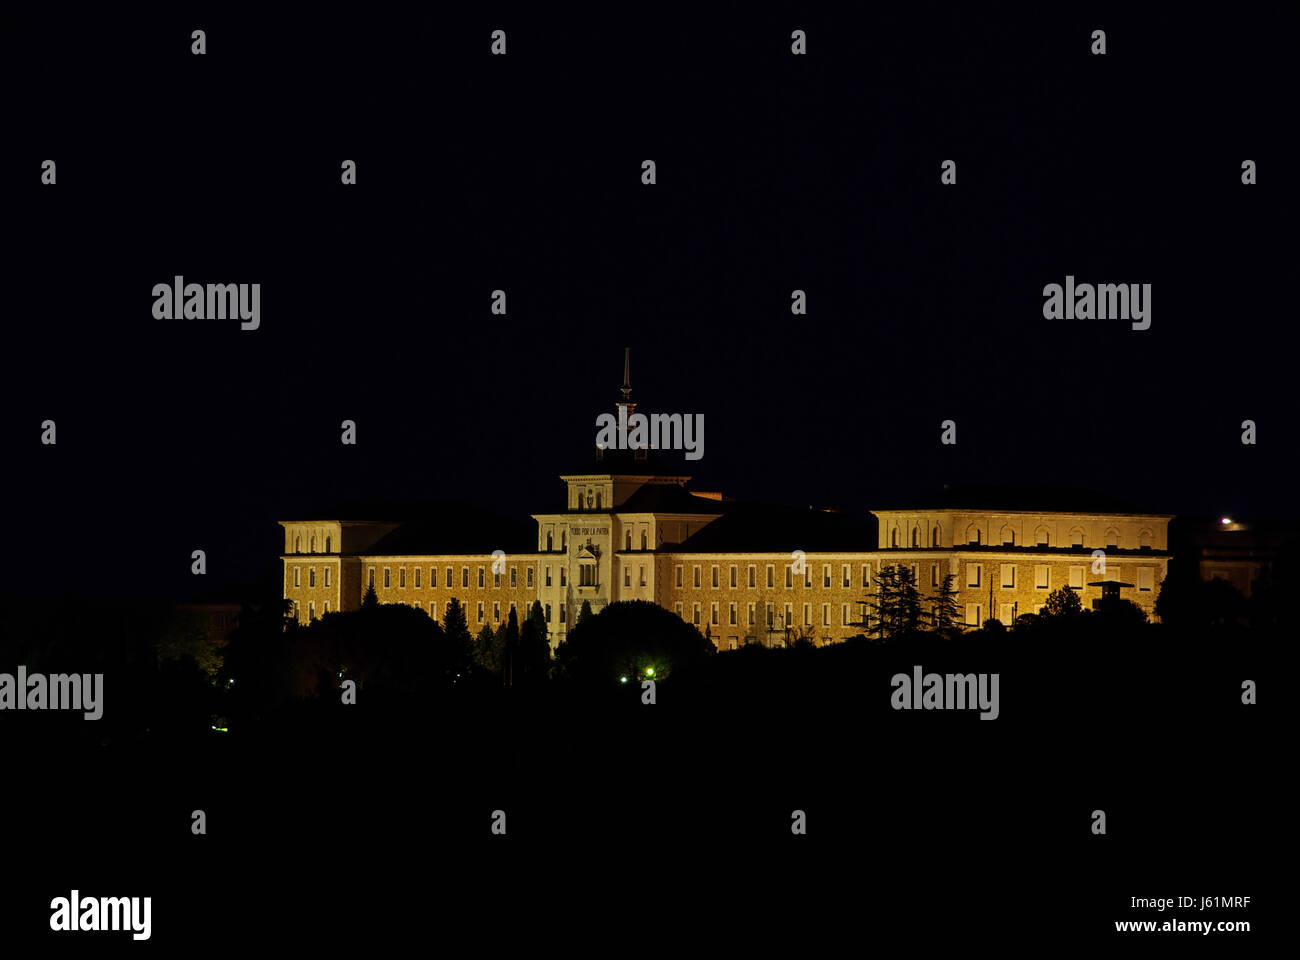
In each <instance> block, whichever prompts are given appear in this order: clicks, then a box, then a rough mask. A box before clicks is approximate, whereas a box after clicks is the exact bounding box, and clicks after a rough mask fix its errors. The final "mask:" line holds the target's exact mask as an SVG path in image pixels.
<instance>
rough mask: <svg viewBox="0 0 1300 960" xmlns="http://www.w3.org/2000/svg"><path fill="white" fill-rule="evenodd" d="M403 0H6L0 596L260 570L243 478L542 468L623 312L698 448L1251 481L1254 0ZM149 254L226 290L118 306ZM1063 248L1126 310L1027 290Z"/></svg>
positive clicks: (1257, 94)
mask: <svg viewBox="0 0 1300 960" xmlns="http://www.w3.org/2000/svg"><path fill="white" fill-rule="evenodd" d="M434 9H435V10H436V12H432V13H430V12H426V13H424V14H420V15H416V16H414V17H413V18H407V17H396V16H385V15H382V14H378V13H370V12H365V11H362V12H356V13H353V14H351V15H349V16H347V17H345V18H344V17H336V16H334V15H326V14H324V13H320V14H300V15H297V16H294V17H291V18H286V19H284V20H274V19H268V17H267V15H266V14H263V13H259V14H257V15H249V16H247V17H242V18H241V17H237V16H232V15H231V14H229V13H227V12H224V11H222V10H221V8H220V6H213V7H212V12H211V13H210V14H208V13H192V12H186V11H175V10H172V11H169V12H163V13H158V14H152V13H140V12H133V11H124V10H122V9H113V10H111V11H109V10H104V11H102V12H100V13H98V14H95V15H90V16H87V15H77V16H76V17H72V16H69V15H65V14H58V15H55V14H44V13H39V12H31V11H29V10H23V11H7V12H6V13H5V14H3V17H2V18H0V79H2V80H3V82H4V86H5V89H6V90H7V91H9V96H7V97H6V108H5V117H4V120H3V130H4V134H3V137H2V138H0V139H2V142H3V149H2V150H0V164H2V165H3V166H2V167H0V210H2V211H3V213H2V214H0V230H2V231H3V233H4V235H5V243H4V247H5V258H4V264H5V270H4V273H5V278H4V284H5V286H4V298H3V301H0V302H2V303H3V305H4V320H5V322H4V338H5V349H4V350H3V358H4V376H3V379H2V381H0V382H2V383H3V386H2V387H0V391H2V396H3V403H4V410H5V416H4V418H3V425H2V426H0V430H2V431H3V433H2V434H0V443H3V449H4V451H5V456H4V477H5V480H4V490H5V500H6V503H7V507H8V510H7V517H6V528H7V533H8V535H9V548H8V549H7V550H5V551H4V556H5V559H4V563H5V567H6V568H5V570H4V575H5V581H6V583H7V585H8V590H9V592H11V593H18V594H22V595H34V594H43V593H50V592H60V591H64V590H69V591H72V592H77V593H83V592H84V593H106V594H114V593H118V594H159V595H174V596H181V595H183V594H185V593H187V592H191V591H193V589H194V586H193V581H194V578H193V577H192V576H191V575H190V573H189V564H190V551H191V550H193V549H196V548H202V549H205V550H206V551H207V554H208V569H209V575H208V577H207V583H206V586H208V587H209V588H211V589H214V590H220V589H222V588H223V587H225V586H230V585H234V584H241V583H248V582H252V581H255V580H259V579H265V578H266V576H267V575H268V574H269V576H270V577H271V578H272V580H273V581H274V578H275V576H276V571H277V569H278V560H277V555H278V553H279V550H280V545H281V541H280V531H279V528H278V527H277V526H276V525H275V521H276V520H279V519H290V518H298V517H304V516H306V515H308V514H311V515H316V516H319V515H320V513H321V512H322V511H323V510H325V509H326V508H327V507H328V506H329V505H330V504H331V503H334V502H341V501H346V500H353V499H357V498H424V497H427V498H430V499H436V500H466V501H470V502H474V503H477V504H481V505H485V506H490V507H495V508H497V509H499V510H501V511H503V512H506V513H511V514H521V515H526V514H527V513H529V512H531V511H534V510H538V509H542V508H544V507H546V506H548V505H550V504H552V503H553V502H554V501H555V500H556V498H557V497H558V496H560V495H561V493H562V488H561V485H560V481H559V480H558V475H559V474H560V473H563V472H565V471H567V470H569V469H571V468H572V467H573V466H574V465H575V464H577V463H581V462H582V461H583V460H584V459H585V458H586V457H588V455H589V454H590V451H591V448H592V446H593V444H594V438H595V418H596V416H597V415H598V414H600V413H602V412H606V411H612V410H613V409H614V406H613V405H614V402H615V401H616V400H617V399H618V390H617V388H618V386H619V383H620V379H621V373H622V360H623V348H624V347H631V348H632V383H633V388H634V392H633V399H634V400H636V401H637V402H638V404H639V408H640V410H641V411H643V412H646V413H652V412H667V413H691V414H694V413H702V414H704V417H705V424H706V428H705V456H704V459H703V460H701V461H699V462H696V463H686V462H685V461H683V467H684V472H687V473H690V474H692V475H693V476H695V477H696V478H697V480H696V483H695V485H696V486H697V487H698V488H700V489H709V490H721V491H723V492H724V493H726V494H727V495H730V496H736V497H742V498H747V499H759V500H770V501H775V502H782V503H793V504H800V505H803V504H814V505H817V506H831V505H836V506H840V507H842V508H844V509H847V510H859V511H865V510H868V509H870V508H872V507H885V506H893V505H896V504H898V503H901V502H905V501H907V500H910V499H913V498H915V497H918V496H923V495H926V494H929V493H932V492H933V491H934V490H935V489H937V488H939V487H941V486H942V484H944V483H1015V484H1049V485H1060V486H1068V487H1085V488H1090V489H1095V490H1098V491H1100V492H1103V493H1106V494H1110V495H1113V496H1117V497H1121V498H1124V499H1128V500H1130V501H1134V502H1136V503H1138V504H1139V505H1141V506H1143V507H1145V508H1148V509H1152V510H1156V511H1161V512H1171V513H1180V514H1186V513H1205V514H1218V513H1232V514H1235V515H1240V516H1268V515H1278V514H1282V513H1284V512H1287V511H1289V510H1290V509H1291V503H1290V501H1291V497H1292V495H1293V491H1294V488H1295V478H1294V473H1293V472H1291V471H1290V470H1289V469H1288V467H1289V466H1290V464H1291V463H1292V462H1293V460H1294V457H1293V456H1292V451H1293V450H1294V448H1295V443H1296V427H1295V421H1296V408H1297V404H1296V402H1295V392H1294V383H1293V370H1294V367H1295V350H1294V347H1295V344H1296V337H1295V335H1294V332H1293V323H1294V319H1295V304H1294V290H1295V289H1296V287H1295V279H1296V278H1295V244H1294V223H1293V220H1294V209H1295V207H1294V188H1293V186H1292V184H1293V182H1294V179H1295V171H1294V169H1293V166H1294V155H1293V154H1294V151H1293V150H1288V149H1284V146H1283V145H1284V143H1288V142H1289V139H1290V134H1291V133H1292V129H1291V128H1292V127H1293V126H1294V116H1293V112H1294V103H1293V101H1292V99H1291V97H1290V94H1291V92H1292V90H1293V84H1292V82H1291V81H1292V80H1293V77H1291V76H1290V71H1289V70H1288V65H1289V63H1291V62H1292V60H1293V53H1294V51H1293V50H1292V49H1291V47H1292V45H1293V42H1294V36H1295V29H1296V26H1297V24H1296V22H1295V20H1296V16H1295V12H1294V10H1291V11H1286V12H1281V11H1271V10H1265V9H1259V10H1255V9H1248V8H1241V9H1239V10H1238V9H1234V11H1232V12H1228V13H1222V14H1220V15H1216V16H1214V17H1201V16H1194V15H1192V14H1191V13H1190V12H1189V11H1183V12H1182V13H1181V14H1178V15H1169V16H1165V17H1161V18H1158V19H1157V18H1152V19H1141V18H1135V15H1134V14H1133V13H1131V12H1128V11H1126V10H1124V9H1123V7H1118V8H1110V9H1107V8H1104V7H1098V6H1097V5H1094V4H1086V5H1085V4H1078V5H1074V6H1071V7H1065V8H1058V7H1057V6H1056V5H1053V8H1052V9H1051V10H1050V11H1048V10H1039V11H1036V12H1034V13H1033V14H1031V15H1029V16H1019V17H1017V18H1015V19H1014V21H1012V20H1011V19H1010V18H1008V19H999V18H996V17H994V16H992V15H990V14H989V13H987V12H986V11H984V10H982V9H978V8H975V7H967V8H963V9H961V10H959V11H958V12H952V11H948V10H943V11H941V10H937V9H929V8H918V9H916V10H911V8H910V7H909V12H908V13H907V14H905V15H904V14H900V13H898V12H897V11H895V12H890V11H876V10H849V9H832V8H825V9H822V10H821V12H816V13H811V12H809V10H808V8H807V7H806V6H803V5H790V6H789V7H788V8H787V9H786V10H785V11H776V12H770V11H766V10H765V11H764V12H754V11H751V10H750V9H749V5H745V4H730V5H726V6H725V7H724V6H721V5H719V6H718V7H716V8H714V9H712V10H711V11H704V10H700V9H697V8H696V7H694V6H687V7H682V8H671V7H665V6H663V5H660V4H652V5H649V6H648V7H643V8H630V7H629V8H627V9H628V12H626V13H620V14H618V15H614V14H609V13H606V14H602V15H592V14H589V13H583V12H580V11H577V10H574V11H571V12H557V11H556V10H553V9H549V8H546V9H542V8H538V7H536V6H535V5H533V7H532V8H531V9H525V10H515V9H510V8H507V7H503V6H500V5H487V6H484V7H481V8H479V9H477V10H475V11H474V12H473V13H469V14H458V13H456V12H454V11H451V10H442V9H441V8H434ZM421 18H422V19H421ZM196 28H201V29H204V30H206V32H207V47H208V52H207V54H206V55H205V56H201V57H200V56H193V55H191V53H190V44H191V40H190V32H191V30H193V29H196ZM497 28H500V29H504V30H506V31H507V37H508V53H507V55H506V56H505V57H493V56H491V55H490V53H489V46H490V34H491V31H492V30H493V29H497ZM795 28H801V29H803V30H805V31H806V32H807V35H808V51H809V52H808V55H807V56H803V57H796V56H792V55H791V53H790V43H791V41H790V32H791V30H793V29H795ZM1094 29H1104V30H1105V31H1106V34H1107V47H1108V52H1107V54H1106V55H1105V56H1104V57H1103V56H1093V55H1091V54H1090V53H1089V47H1090V43H1091V41H1090V34H1091V32H1092V30H1094ZM45 159H54V160H55V161H56V162H57V164H58V168H57V169H58V183H57V185H55V186H43V185H42V184H41V183H40V165H41V161H42V160H45ZM345 159H351V160H355V161H356V163H357V165H358V177H357V179H358V183H357V185H356V186H352V187H345V186H343V185H342V184H341V183H340V182H339V174H340V164H341V162H342V161H343V160H345ZM646 159H652V160H654V161H655V162H656V164H657V176H658V183H657V184H655V185H654V186H645V185H643V184H642V183H641V163H642V161H643V160H646ZM947 159H953V160H955V161H956V162H957V165H958V166H957V176H958V182H957V185H956V186H943V185H941V184H940V180H939V174H940V164H941V162H942V161H944V160H947ZM1245 159H1252V160H1255V161H1256V163H1257V164H1258V177H1259V183H1258V184H1257V185H1255V186H1249V187H1247V186H1243V185H1242V183H1241V179H1240V178H1241V163H1242V161H1243V160H1245ZM177 274H180V275H183V276H184V277H185V279H186V281H187V282H198V283H251V282H259V283H261V285H262V302H261V314H262V317H261V328H260V329H259V330H257V331H254V332H243V331H241V330H240V329H239V324H238V321H235V320H225V321H221V320H203V321H200V320H155V319H154V318H153V316H152V312H151V308H152V303H153V297H152V295H151V290H152V287H153V285H154V284H156V283H160V282H166V283H170V282H171V280H172V278H173V277H174V276H175V275H177ZM1067 274H1072V275H1074V276H1075V277H1076V279H1077V280H1078V281H1079V282H1092V283H1150V284H1152V286H1153V292H1152V308H1153V310H1152V325H1151V328H1150V329H1149V330H1147V331H1144V332H1135V331H1133V330H1131V329H1130V324H1129V323H1128V322H1126V321H1122V320H1105V321H1101V320H1075V321H1049V320H1044V319H1043V315H1042V305H1043V296H1042V290H1043V286H1044V285H1045V284H1048V283H1063V282H1064V280H1065V277H1066V275H1067ZM497 288H500V289H504V290H505V291H506V294H507V297H508V314H507V316H505V317H494V316H492V315H491V314H490V312H489V305H490V294H491V291H492V290H494V289H497ZM796 288H798V289H803V290H805V291H806V292H807V296H808V305H809V313H808V316H806V317H795V316H792V315H791V313H790V295H791V291H792V290H794V289H796ZM47 418H50V419H54V420H55V421H56V422H57V430H58V443H57V445H56V446H54V447H48V446H42V445H41V443H40V424H41V421H42V420H44V419H47ZM949 418H951V419H953V420H955V421H956V422H957V428H958V443H957V445H956V446H955V447H947V446H941V445H940V443H939V438H940V422H941V421H942V420H944V419H949ZM1247 418H1249V419H1253V420H1255V421H1256V423H1257V424H1258V435H1259V440H1258V445H1256V446H1254V447H1249V446H1243V445H1242V444H1241V442H1240V434H1241V429H1240V423H1241V421H1242V420H1243V419H1247ZM344 419H352V420H355V421H356V423H357V430H358V444H357V445H356V446H355V447H345V446H343V445H342V444H341V443H340V441H339V437H340V423H341V421H343V420H344ZM678 456H680V454H679V455H678ZM490 546H491V545H490V544H486V543H485V544H484V548H485V549H488V548H490ZM69 578H70V579H69Z"/></svg>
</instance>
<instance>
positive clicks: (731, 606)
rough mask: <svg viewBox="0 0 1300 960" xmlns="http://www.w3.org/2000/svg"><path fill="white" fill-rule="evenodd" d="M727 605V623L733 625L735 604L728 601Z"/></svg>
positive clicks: (734, 622)
mask: <svg viewBox="0 0 1300 960" xmlns="http://www.w3.org/2000/svg"><path fill="white" fill-rule="evenodd" d="M727 607H728V609H727V623H728V624H730V625H731V626H733V627H734V626H735V625H736V605H735V604H734V603H730V604H728V605H727Z"/></svg>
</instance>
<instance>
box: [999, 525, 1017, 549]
mask: <svg viewBox="0 0 1300 960" xmlns="http://www.w3.org/2000/svg"><path fill="white" fill-rule="evenodd" d="M1015 545H1016V532H1015V531H1014V530H1012V529H1011V528H1010V527H1008V526H1004V527H1003V528H1002V546H1004V547H1014V546H1015Z"/></svg>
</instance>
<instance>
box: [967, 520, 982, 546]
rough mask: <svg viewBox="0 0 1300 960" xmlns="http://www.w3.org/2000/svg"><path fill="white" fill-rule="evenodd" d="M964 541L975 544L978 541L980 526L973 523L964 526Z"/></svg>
mask: <svg viewBox="0 0 1300 960" xmlns="http://www.w3.org/2000/svg"><path fill="white" fill-rule="evenodd" d="M966 542H967V543H975V544H977V543H979V542H980V528H979V527H977V526H975V524H973V523H972V524H971V525H970V526H969V527H967V528H966Z"/></svg>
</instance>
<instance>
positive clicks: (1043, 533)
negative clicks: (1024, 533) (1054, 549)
mask: <svg viewBox="0 0 1300 960" xmlns="http://www.w3.org/2000/svg"><path fill="white" fill-rule="evenodd" d="M1034 542H1035V543H1036V544H1038V546H1040V547H1046V546H1050V543H1049V533H1048V530H1047V527H1045V526H1040V527H1039V528H1038V529H1037V530H1035V531H1034Z"/></svg>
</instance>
